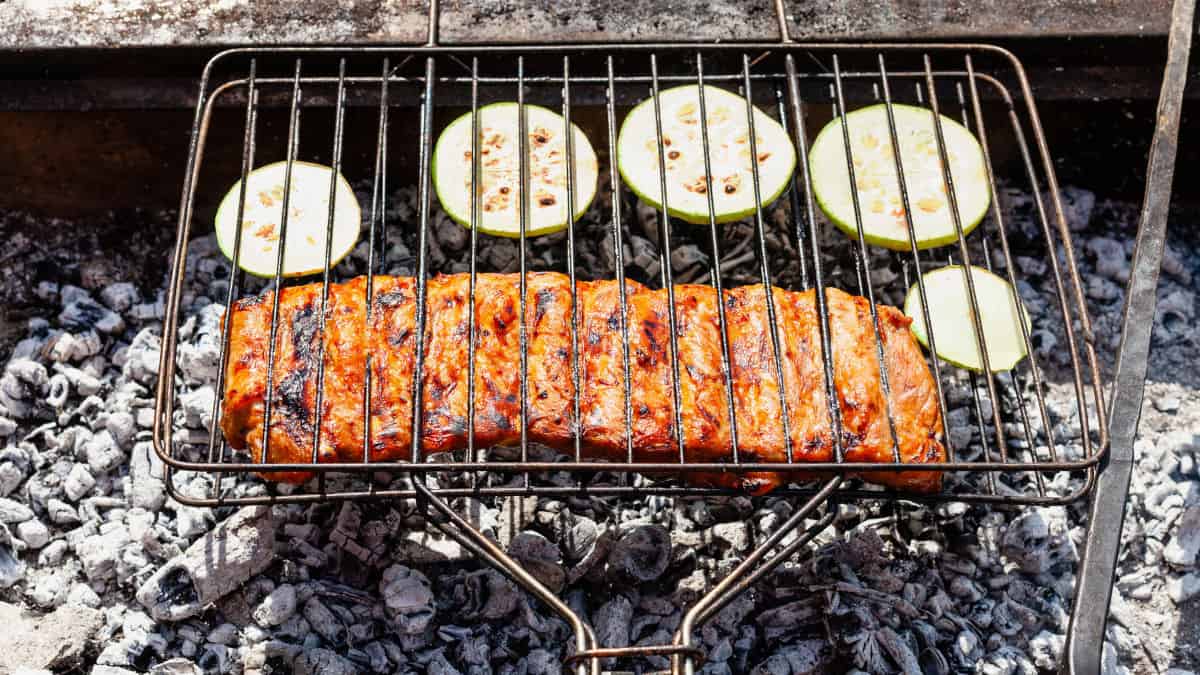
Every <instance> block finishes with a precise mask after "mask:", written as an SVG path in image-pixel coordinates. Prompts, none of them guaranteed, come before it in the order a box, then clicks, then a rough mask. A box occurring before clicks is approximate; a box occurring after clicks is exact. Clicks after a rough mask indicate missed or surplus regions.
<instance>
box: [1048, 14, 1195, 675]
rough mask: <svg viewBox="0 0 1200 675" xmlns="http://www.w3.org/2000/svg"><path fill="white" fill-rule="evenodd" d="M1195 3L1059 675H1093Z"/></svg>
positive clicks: (1176, 61)
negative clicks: (1062, 672)
mask: <svg viewBox="0 0 1200 675" xmlns="http://www.w3.org/2000/svg"><path fill="white" fill-rule="evenodd" d="M1195 10H1196V0H1175V3H1174V6H1173V7H1172V9H1171V30H1170V34H1169V38H1168V42H1167V65H1166V69H1165V71H1164V73H1163V83H1162V91H1161V92H1160V94H1159V99H1158V113H1157V117H1156V120H1157V121H1156V123H1155V127H1154V137H1153V140H1152V141H1151V144H1150V156H1149V160H1148V162H1147V168H1146V195H1145V198H1144V201H1143V202H1142V211H1141V216H1140V220H1139V223H1138V233H1137V241H1136V244H1135V247H1134V250H1133V264H1132V274H1131V276H1130V280H1129V288H1128V290H1127V292H1126V297H1125V313H1124V316H1123V318H1122V326H1121V346H1120V350H1119V351H1118V353H1117V369H1116V377H1115V379H1114V393H1113V397H1112V408H1111V415H1110V417H1109V419H1110V420H1111V426H1110V429H1109V431H1110V433H1109V439H1110V443H1111V445H1110V448H1109V451H1108V457H1107V462H1106V466H1103V470H1102V471H1100V475H1099V477H1098V479H1097V482H1096V489H1095V491H1094V492H1093V497H1092V506H1091V511H1090V513H1089V516H1088V517H1089V518H1090V520H1089V528H1088V538H1087V542H1086V543H1085V544H1084V550H1083V560H1082V561H1081V563H1080V571H1081V573H1080V575H1079V583H1078V586H1077V587H1076V589H1075V605H1074V611H1073V612H1072V613H1071V624H1070V627H1069V628H1068V630H1067V640H1068V644H1067V650H1066V651H1067V660H1066V663H1065V664H1064V672H1066V673H1070V674H1071V675H1076V674H1078V675H1084V674H1085V673H1086V674H1089V675H1090V674H1091V673H1098V672H1100V666H1101V663H1100V659H1101V653H1102V651H1103V645H1104V633H1105V625H1106V623H1107V619H1108V604H1109V600H1110V599H1111V597H1112V585H1113V573H1114V572H1115V569H1116V564H1117V554H1118V552H1119V551H1120V546H1121V524H1122V521H1123V520H1124V517H1125V500H1126V497H1127V494H1128V492H1129V479H1130V477H1131V475H1132V473H1133V460H1134V456H1133V441H1134V437H1135V436H1136V435H1137V428H1138V420H1139V418H1140V417H1141V412H1142V396H1143V393H1144V389H1145V385H1146V371H1147V367H1148V364H1147V361H1148V358H1149V352H1150V337H1151V331H1152V329H1153V327H1154V309H1155V304H1156V301H1157V297H1156V291H1157V288H1158V276H1159V268H1160V267H1161V265H1162V257H1163V246H1164V243H1165V240H1166V232H1167V211H1168V208H1169V207H1170V204H1171V182H1172V180H1173V178H1174V175H1175V155H1176V151H1177V150H1178V141H1179V121H1180V115H1181V109H1182V107H1183V90H1184V87H1185V85H1186V84H1187V66H1188V55H1189V52H1190V49H1191V43H1192V31H1193V30H1194V24H1193V19H1194V16H1195Z"/></svg>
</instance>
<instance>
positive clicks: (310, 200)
mask: <svg viewBox="0 0 1200 675" xmlns="http://www.w3.org/2000/svg"><path fill="white" fill-rule="evenodd" d="M286 171H287V162H276V163H274V164H267V165H266V166H262V167H259V168H257V169H255V170H253V171H251V172H250V174H249V175H248V176H247V177H246V204H245V207H244V210H243V213H242V239H241V250H240V251H238V252H237V253H238V255H237V263H238V267H241V268H242V269H243V270H245V271H247V272H249V273H250V274H253V275H255V276H259V277H273V276H275V268H276V265H277V263H278V260H279V237H280V234H281V224H282V220H283V183H284V178H285V173H286ZM332 179H333V169H332V168H331V167H328V166H324V165H322V164H312V163H310V162H299V161H297V162H293V163H292V181H291V196H290V197H289V198H288V219H287V245H286V246H285V247H284V254H283V276H285V277H298V276H304V275H306V274H314V273H316V272H320V271H322V270H324V269H325V235H326V233H327V232H328V227H329V182H330V180H332ZM241 192H242V181H241V180H238V182H236V183H234V184H233V187H231V188H229V192H227V193H226V194H225V198H224V199H222V200H221V205H220V207H218V208H217V217H216V219H215V227H216V232H217V245H218V246H220V247H221V251H222V252H223V253H224V254H225V255H226V256H227V257H228V258H229V259H230V260H233V259H234V247H235V245H236V244H237V241H238V240H237V228H238V223H237V216H238V199H239V198H240V197H241ZM334 194H335V197H334V205H333V207H334V210H335V211H334V214H333V246H332V248H331V249H330V256H329V264H330V266H333V265H336V264H337V263H338V261H340V260H341V259H342V258H344V257H345V256H346V254H347V253H349V252H350V250H351V249H352V248H354V244H355V242H356V241H358V233H359V229H360V228H361V227H362V211H361V210H360V208H359V205H358V198H357V197H355V196H354V190H353V189H351V187H350V183H348V182H346V177H345V176H342V175H341V174H338V176H337V188H336V191H335V193H334Z"/></svg>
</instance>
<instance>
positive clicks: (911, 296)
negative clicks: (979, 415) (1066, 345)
mask: <svg viewBox="0 0 1200 675" xmlns="http://www.w3.org/2000/svg"><path fill="white" fill-rule="evenodd" d="M970 270H971V280H972V281H973V282H974V284H975V297H976V299H977V300H978V301H979V322H980V324H981V325H982V326H983V336H984V338H985V339H986V342H987V355H988V362H989V365H990V366H991V369H992V372H994V373H998V372H1002V371H1005V370H1012V369H1013V368H1014V367H1016V365H1017V363H1018V362H1020V360H1021V359H1023V358H1025V355H1026V354H1027V351H1026V349H1025V338H1024V335H1023V334H1022V332H1021V324H1020V322H1021V321H1024V322H1025V330H1030V328H1031V326H1032V324H1030V323H1029V313H1028V312H1027V311H1026V310H1025V306H1024V305H1023V304H1021V300H1020V298H1018V297H1017V293H1016V290H1015V289H1013V287H1012V286H1011V285H1010V284H1009V283H1008V282H1007V281H1005V280H1004V279H1002V278H1000V277H998V276H996V275H995V274H992V273H991V272H989V271H987V270H985V269H983V268H980V267H971V268H970ZM922 279H924V281H925V293H926V294H927V295H928V298H929V323H930V325H931V326H932V328H933V337H934V342H935V343H937V344H936V346H937V355H938V356H939V357H941V358H942V359H944V360H946V361H948V362H950V363H952V364H954V365H956V366H959V367H961V368H966V369H968V370H973V371H975V372H983V358H982V357H981V356H980V353H979V345H978V344H977V342H976V340H975V324H974V322H973V321H972V320H971V298H970V296H969V295H968V289H967V280H966V274H965V269H964V268H963V267H962V266H960V265H950V266H949V267H942V268H940V269H936V270H933V271H932V272H926V273H925V274H924V275H923V276H922ZM904 313H905V314H906V315H908V317H909V318H911V319H912V320H913V321H912V332H913V335H915V336H916V338H917V340H918V341H919V342H920V343H921V344H922V345H925V347H926V348H928V347H929V336H928V334H927V333H926V331H925V318H924V316H923V315H922V313H921V293H920V290H919V289H918V287H917V285H916V284H913V286H912V288H910V289H908V297H906V298H905V299H904Z"/></svg>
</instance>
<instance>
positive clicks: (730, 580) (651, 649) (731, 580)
mask: <svg viewBox="0 0 1200 675" xmlns="http://www.w3.org/2000/svg"><path fill="white" fill-rule="evenodd" d="M841 483H842V479H841V478H833V479H830V480H828V481H826V482H825V483H824V484H822V485H821V488H820V490H818V491H817V492H816V493H815V494H814V495H813V496H812V497H810V498H809V499H808V500H807V501H806V502H804V504H802V505H801V506H800V507H799V508H798V509H797V510H796V512H795V513H793V514H792V515H791V516H790V517H789V518H788V519H787V520H786V521H785V522H784V523H783V524H782V525H780V527H779V528H778V529H777V530H776V531H775V532H773V533H772V534H771V535H770V536H769V537H767V538H766V539H765V540H764V541H763V543H762V544H761V545H759V547H758V548H756V549H755V550H754V551H753V552H751V553H750V554H749V555H748V556H747V557H746V559H745V560H744V561H742V563H741V564H740V565H738V566H737V568H736V569H734V570H733V571H732V572H731V573H730V574H729V575H728V576H726V577H725V579H724V580H722V581H721V583H719V584H717V586H716V587H715V588H713V589H712V590H711V591H709V593H708V594H707V595H705V596H704V597H703V598H701V599H700V600H699V601H698V602H697V603H696V604H695V605H694V606H693V607H692V608H690V609H689V610H688V613H687V614H686V615H685V616H684V619H683V622H682V624H681V626H680V629H679V631H678V632H676V634H675V639H674V641H673V643H672V644H669V645H647V646H636V647H620V648H605V647H603V646H601V645H598V644H597V643H596V636H595V633H594V632H593V631H592V629H591V627H590V626H589V625H588V624H587V623H586V622H585V621H584V620H583V619H582V618H580V617H579V616H578V615H577V614H575V612H573V611H572V610H571V608H570V607H568V606H567V605H566V604H565V603H563V602H562V600H560V599H559V598H558V596H557V595H555V594H554V593H553V592H552V591H550V590H549V589H548V588H546V587H545V586H544V585H543V584H542V583H541V582H539V581H538V580H537V579H536V578H534V577H533V576H532V575H531V574H529V572H527V571H526V570H525V568H524V567H522V566H521V564H520V563H519V562H517V561H516V560H514V559H512V558H511V557H510V556H509V555H508V554H507V553H505V552H504V551H503V550H502V549H501V548H500V547H499V546H497V545H496V544H495V542H493V541H492V540H490V539H488V538H487V537H486V536H484V535H483V533H481V532H479V530H477V529H475V527H473V526H472V525H471V523H470V522H468V521H467V520H466V519H464V518H463V517H462V516H460V515H459V514H458V513H456V512H455V511H454V509H452V508H450V506H449V505H448V504H446V502H445V501H444V500H443V499H442V498H441V497H438V496H437V495H435V494H434V493H433V492H431V491H430V490H429V489H428V488H426V487H425V486H424V485H423V484H422V483H421V482H420V481H414V483H413V487H414V488H415V489H416V491H417V494H418V500H419V501H420V502H422V503H423V504H424V506H425V508H426V510H427V512H436V513H437V514H438V516H440V518H431V521H432V522H433V524H434V525H436V526H437V527H438V528H439V529H441V530H442V531H443V532H444V533H446V535H448V536H449V537H451V538H453V539H454V540H455V541H457V542H458V543H459V544H461V545H462V546H463V547H464V548H466V549H467V550H469V551H471V553H472V554H474V555H475V556H476V557H478V558H479V559H480V560H482V561H483V562H485V563H487V564H488V565H491V566H492V567H493V568H495V569H496V570H497V571H499V572H501V573H503V574H505V575H507V576H508V577H509V578H511V579H512V580H513V581H515V582H517V583H518V584H519V585H520V586H521V587H523V588H524V589H525V590H527V591H529V592H530V593H532V594H533V595H535V596H536V597H537V598H538V599H539V600H541V601H542V602H544V603H545V604H546V605H548V606H549V607H550V608H551V609H552V610H554V612H555V613H557V614H558V615H559V616H560V617H562V618H563V620H565V621H566V622H567V623H568V624H570V626H571V629H572V630H573V631H574V633H575V651H576V653H575V654H574V655H573V656H571V657H569V658H568V659H567V662H566V665H567V666H569V671H570V672H573V673H575V675H600V672H601V671H600V661H601V659H603V658H609V657H632V656H650V655H662V656H670V657H671V658H672V662H671V671H670V672H671V673H673V674H674V675H681V674H683V673H687V674H688V675H692V674H693V673H694V672H695V670H696V667H697V665H698V659H699V658H700V657H702V656H703V652H702V651H701V650H700V649H699V648H697V647H696V646H694V645H692V644H691V633H692V631H693V630H694V629H695V628H696V627H698V626H700V625H701V624H703V623H704V622H705V621H707V620H708V619H709V618H711V617H712V616H713V615H714V614H716V613H717V612H718V611H720V610H721V608H723V607H724V606H725V605H727V604H728V603H729V602H730V601H731V600H733V599H734V598H735V597H737V596H738V595H739V594H741V593H743V592H745V591H746V590H747V589H748V588H749V587H750V586H751V585H753V584H754V583H755V582H756V581H757V580H759V579H761V578H762V577H763V576H764V575H765V574H766V573H768V572H770V571H771V570H772V569H774V568H775V567H776V566H778V565H779V564H780V563H782V562H783V561H785V560H787V559H788V558H790V557H791V556H792V554H794V553H796V551H798V550H799V549H800V548H802V547H803V546H804V545H806V544H807V543H808V542H810V541H812V539H813V537H815V536H816V535H818V534H820V533H821V532H822V531H824V530H825V529H826V528H828V527H829V525H831V524H832V523H833V519H834V517H835V516H836V515H837V511H836V509H835V508H834V507H833V506H832V505H831V506H830V507H829V508H828V509H827V510H826V513H825V515H824V517H822V518H821V519H820V520H818V521H817V522H816V523H815V524H814V525H812V526H811V527H809V528H807V529H806V530H805V531H804V532H802V533H800V534H799V535H798V536H796V537H795V538H794V539H793V540H792V541H790V542H788V543H787V544H786V545H784V546H782V547H779V545H780V544H781V543H782V542H783V540H784V539H785V538H786V537H787V536H788V535H789V534H791V533H793V532H794V531H795V530H796V529H797V528H799V527H800V526H801V525H802V524H803V523H804V521H805V520H806V519H808V518H809V517H810V516H812V514H813V512H815V511H816V510H817V509H818V508H819V507H820V506H821V505H822V504H825V503H826V502H828V501H829V498H830V497H831V496H832V495H833V493H834V492H835V491H836V490H837V488H838V486H839V485H841ZM776 548H778V551H777V552H776V553H775V555H773V556H771V557H770V558H769V559H768V558H767V556H768V555H769V554H770V553H771V551H774V550H776ZM764 559H765V562H764Z"/></svg>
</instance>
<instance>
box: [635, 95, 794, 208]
mask: <svg viewBox="0 0 1200 675" xmlns="http://www.w3.org/2000/svg"><path fill="white" fill-rule="evenodd" d="M658 98H659V105H658V108H659V111H660V112H661V118H662V135H663V138H662V140H661V143H662V147H663V157H664V161H665V165H666V174H667V181H666V183H667V212H668V213H670V214H671V215H672V216H675V217H676V218H680V219H682V220H685V221H687V222H689V223H696V224H705V223H708V222H709V213H708V195H707V194H706V192H707V190H708V181H706V180H705V172H704V146H703V136H702V130H701V128H700V87H699V86H698V85H685V86H682V87H674V88H672V89H666V90H663V91H660V92H659V96H658ZM654 107H655V106H654V98H653V97H652V98H649V99H647V100H645V101H642V102H641V103H639V104H638V105H637V107H635V108H634V109H633V110H631V111H629V115H627V116H626V117H625V121H624V123H622V124H621V132H620V134H619V135H618V137H617V158H618V161H617V168H618V169H619V170H620V172H621V178H622V179H623V180H624V181H625V184H626V185H628V186H629V189H631V190H633V192H634V193H635V194H637V196H638V197H639V198H640V199H641V200H642V201H643V202H646V203H647V204H650V205H652V206H654V207H655V208H661V207H662V182H661V181H660V179H659V154H658V149H659V139H658V123H657V120H656V116H655V110H654ZM704 108H705V112H707V113H708V144H709V162H710V167H711V169H712V187H713V207H714V213H715V214H716V222H718V223H727V222H731V221H735V220H741V219H742V218H745V217H747V216H750V215H752V214H753V213H754V211H755V203H754V175H753V171H754V164H753V162H752V158H751V156H750V155H751V152H750V125H749V124H748V117H747V115H746V99H744V98H742V97H741V96H738V95H737V94H733V93H731V92H728V91H725V90H724V89H718V88H717V87H710V86H707V85H705V87H704ZM754 133H755V138H754V141H755V146H756V149H757V150H758V157H757V163H758V180H759V193H760V196H761V197H762V205H763V207H766V206H767V205H769V204H771V203H772V202H774V201H775V200H776V199H777V198H778V197H779V195H781V194H783V191H784V190H786V189H787V187H788V183H789V182H790V180H791V177H792V171H793V170H794V169H795V168H796V150H795V148H794V147H793V145H792V141H791V138H789V137H788V134H787V132H786V131H784V129H783V127H782V126H780V125H779V123H778V122H776V121H775V120H774V119H772V118H771V117H770V116H769V115H767V114H766V113H764V112H763V111H762V110H759V109H758V108H754Z"/></svg>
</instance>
